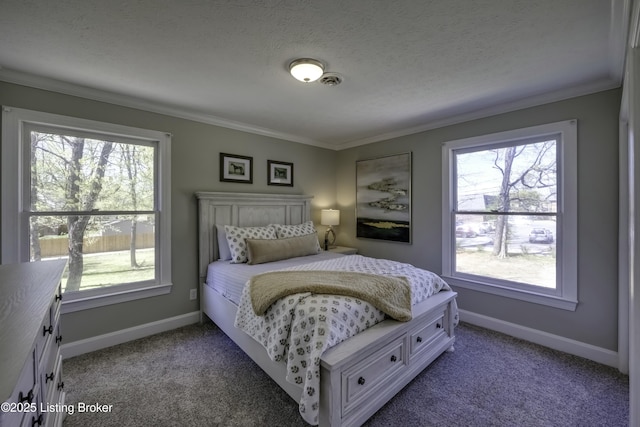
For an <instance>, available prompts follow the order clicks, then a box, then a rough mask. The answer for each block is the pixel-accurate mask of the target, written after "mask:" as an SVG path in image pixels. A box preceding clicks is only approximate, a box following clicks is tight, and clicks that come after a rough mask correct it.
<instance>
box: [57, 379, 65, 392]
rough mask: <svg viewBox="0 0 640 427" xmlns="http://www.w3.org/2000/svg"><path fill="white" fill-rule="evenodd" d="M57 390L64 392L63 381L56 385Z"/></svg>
mask: <svg viewBox="0 0 640 427" xmlns="http://www.w3.org/2000/svg"><path fill="white" fill-rule="evenodd" d="M58 390H64V381H61V382H59V383H58Z"/></svg>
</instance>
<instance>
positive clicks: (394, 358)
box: [391, 354, 398, 362]
mask: <svg viewBox="0 0 640 427" xmlns="http://www.w3.org/2000/svg"><path fill="white" fill-rule="evenodd" d="M396 360H398V358H397V357H396V355H395V354H392V355H391V361H392V362H395V361H396Z"/></svg>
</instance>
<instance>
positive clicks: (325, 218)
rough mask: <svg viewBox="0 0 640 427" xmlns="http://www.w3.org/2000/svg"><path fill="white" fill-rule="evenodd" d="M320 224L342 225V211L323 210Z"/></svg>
mask: <svg viewBox="0 0 640 427" xmlns="http://www.w3.org/2000/svg"><path fill="white" fill-rule="evenodd" d="M320 224H322V225H340V211H339V210H337V209H322V211H321V212H320Z"/></svg>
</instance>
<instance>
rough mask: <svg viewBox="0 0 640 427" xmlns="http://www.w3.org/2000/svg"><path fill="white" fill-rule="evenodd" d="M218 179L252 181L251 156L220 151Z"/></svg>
mask: <svg viewBox="0 0 640 427" xmlns="http://www.w3.org/2000/svg"><path fill="white" fill-rule="evenodd" d="M220 181H224V182H244V183H247V184H252V183H253V157H247V156H237V155H235V154H227V153H220Z"/></svg>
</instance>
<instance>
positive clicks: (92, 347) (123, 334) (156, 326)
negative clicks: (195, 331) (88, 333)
mask: <svg viewBox="0 0 640 427" xmlns="http://www.w3.org/2000/svg"><path fill="white" fill-rule="evenodd" d="M199 321H200V312H199V311H192V312H191V313H186V314H181V315H180V316H175V317H170V318H168V319H162V320H158V321H156V322H151V323H145V324H144V325H139V326H134V327H132V328H127V329H122V330H120V331H115V332H110V333H108V334H104V335H98V336H96V337H91V338H87V339H83V340H78V341H73V342H70V343H67V344H63V345H62V346H61V347H60V353H61V354H62V358H63V359H68V358H69V357H74V356H79V355H81V354H85V353H90V352H92V351H96V350H100V349H103V348H107V347H111V346H114V345H117V344H122V343H125V342H128V341H133V340H137V339H139V338H144V337H148V336H150V335H154V334H157V333H160V332H165V331H170V330H172V329H176V328H180V327H182V326H187V325H191V324H193V323H198V322H199Z"/></svg>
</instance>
